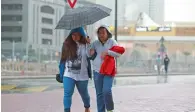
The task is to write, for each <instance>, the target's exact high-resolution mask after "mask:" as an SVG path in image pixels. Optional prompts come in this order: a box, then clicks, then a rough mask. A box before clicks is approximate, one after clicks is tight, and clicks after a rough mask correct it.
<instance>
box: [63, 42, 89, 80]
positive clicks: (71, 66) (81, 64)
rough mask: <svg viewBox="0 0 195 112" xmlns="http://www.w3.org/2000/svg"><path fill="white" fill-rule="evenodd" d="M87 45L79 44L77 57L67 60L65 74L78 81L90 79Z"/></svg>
mask: <svg viewBox="0 0 195 112" xmlns="http://www.w3.org/2000/svg"><path fill="white" fill-rule="evenodd" d="M86 50H87V49H86V47H85V45H81V44H78V50H77V59H74V60H67V61H66V64H65V72H64V76H66V77H69V78H72V79H74V80H76V81H84V80H88V79H89V76H88V70H87V66H88V63H87V53H86V52H87V51H86Z"/></svg>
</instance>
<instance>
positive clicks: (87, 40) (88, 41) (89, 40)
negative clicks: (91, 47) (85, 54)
mask: <svg viewBox="0 0 195 112" xmlns="http://www.w3.org/2000/svg"><path fill="white" fill-rule="evenodd" d="M86 42H87V43H88V44H90V42H91V39H90V38H89V36H88V37H86Z"/></svg>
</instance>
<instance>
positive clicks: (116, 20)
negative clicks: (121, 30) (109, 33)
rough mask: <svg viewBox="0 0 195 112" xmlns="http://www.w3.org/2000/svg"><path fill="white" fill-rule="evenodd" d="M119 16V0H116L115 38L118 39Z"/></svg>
mask: <svg viewBox="0 0 195 112" xmlns="http://www.w3.org/2000/svg"><path fill="white" fill-rule="evenodd" d="M117 17H118V0H115V28H114V29H115V31H114V33H115V40H116V41H117V40H118V39H117V30H118V29H117V26H118V25H117V22H118V19H117Z"/></svg>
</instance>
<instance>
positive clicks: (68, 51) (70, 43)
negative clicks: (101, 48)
mask: <svg viewBox="0 0 195 112" xmlns="http://www.w3.org/2000/svg"><path fill="white" fill-rule="evenodd" d="M79 43H80V44H86V43H87V42H86V38H84V37H82V36H81V39H80V41H79ZM77 48H78V47H77V43H76V42H75V41H74V40H73V39H72V35H69V36H68V37H67V38H66V39H65V41H64V43H63V46H62V55H61V61H66V60H74V59H76V58H77Z"/></svg>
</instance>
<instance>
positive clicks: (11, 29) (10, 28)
mask: <svg viewBox="0 0 195 112" xmlns="http://www.w3.org/2000/svg"><path fill="white" fill-rule="evenodd" d="M1 31H2V32H22V26H2V29H1Z"/></svg>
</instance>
